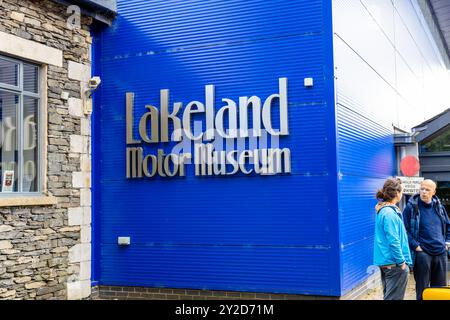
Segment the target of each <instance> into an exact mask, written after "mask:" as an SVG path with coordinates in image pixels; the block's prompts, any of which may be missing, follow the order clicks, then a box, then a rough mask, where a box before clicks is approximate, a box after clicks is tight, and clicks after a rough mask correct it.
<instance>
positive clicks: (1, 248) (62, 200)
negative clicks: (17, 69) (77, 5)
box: [0, 0, 92, 299]
mask: <svg viewBox="0 0 450 320" xmlns="http://www.w3.org/2000/svg"><path fill="white" fill-rule="evenodd" d="M69 16H70V13H67V8H66V7H65V6H63V5H60V4H57V3H55V2H53V1H50V0H0V34H3V35H4V36H8V37H9V35H12V36H13V38H12V39H17V41H18V43H19V42H20V41H22V40H23V39H25V40H27V42H26V47H25V48H23V54H24V55H25V54H27V55H28V54H33V52H37V51H38V50H37V49H35V48H44V49H45V47H44V46H46V47H50V48H54V49H57V50H55V51H58V52H61V53H62V55H61V57H62V61H61V63H60V65H58V64H59V63H58V64H56V65H52V64H48V65H47V66H45V65H44V67H43V69H42V70H46V71H47V72H46V76H47V89H46V90H43V91H44V92H43V93H44V95H45V93H46V96H47V97H46V100H47V103H44V104H43V105H41V108H46V110H47V112H46V114H47V119H46V120H47V121H46V127H47V130H46V131H47V132H46V137H45V138H44V140H45V141H46V150H47V151H46V154H45V161H44V166H45V170H46V174H45V177H46V181H45V186H44V189H46V190H44V194H43V197H44V196H45V197H47V198H48V197H54V199H56V201H53V202H52V201H49V203H55V202H56V204H50V205H32V204H33V201H31V202H30V201H28V202H25V200H24V202H23V204H22V203H19V205H17V201H20V200H17V199H16V200H15V201H16V202H15V206H12V205H11V204H9V205H8V202H7V201H6V202H5V201H3V200H2V201H3V202H2V205H1V207H0V299H67V298H69V299H81V298H85V297H88V296H89V295H90V292H91V291H90V272H91V269H90V261H91V244H90V242H91V238H90V234H91V227H90V224H91V194H90V172H91V166H90V116H85V115H84V113H83V99H82V98H83V94H82V90H83V89H82V88H83V86H84V85H85V82H86V81H87V79H88V78H89V76H90V46H91V42H92V39H91V37H90V34H89V25H90V24H91V23H92V19H91V18H90V17H84V16H82V17H81V27H78V28H74V29H73V28H71V26H68V25H67V19H68V17H69ZM4 42H5V41H3V43H2V42H1V41H0V54H1V55H7V53H8V50H10V49H8V50H7V49H5V48H6V46H7V45H9V43H8V44H6V43H4ZM20 43H22V42H20ZM17 47H18V48H21V46H20V45H18V46H17ZM54 49H52V50H54ZM11 50H12V49H11ZM5 51H6V52H5ZM44 51H45V50H44ZM14 58H20V56H17V55H16V56H15V57H14ZM56 59H57V58H56ZM59 59H60V60H61V58H59ZM44 89H45V88H44ZM45 91H46V92H45ZM43 102H45V99H43ZM43 147H45V146H43ZM2 196H4V195H2ZM6 200H7V199H6ZM28 200H29V199H28ZM44 202H45V201H44Z"/></svg>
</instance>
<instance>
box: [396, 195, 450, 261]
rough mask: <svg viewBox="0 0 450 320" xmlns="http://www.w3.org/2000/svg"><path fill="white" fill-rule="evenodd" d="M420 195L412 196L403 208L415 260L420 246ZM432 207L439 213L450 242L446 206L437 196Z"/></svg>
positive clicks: (449, 225) (446, 236)
mask: <svg viewBox="0 0 450 320" xmlns="http://www.w3.org/2000/svg"><path fill="white" fill-rule="evenodd" d="M419 199H420V195H419V194H415V195H414V196H412V197H411V198H410V199H409V201H408V203H407V204H406V206H405V209H404V210H403V222H404V224H405V228H406V232H407V234H408V243H409V248H410V249H411V257H412V261H413V262H414V259H415V252H416V248H417V247H418V246H420V243H419V227H420V210H419ZM432 207H433V209H434V211H435V212H436V213H437V214H438V216H439V218H440V220H441V227H442V234H443V235H444V238H445V241H446V242H450V221H449V219H448V216H447V212H446V211H445V208H444V206H443V205H442V204H441V202H440V201H439V198H438V197H437V196H435V195H434V196H433V198H432Z"/></svg>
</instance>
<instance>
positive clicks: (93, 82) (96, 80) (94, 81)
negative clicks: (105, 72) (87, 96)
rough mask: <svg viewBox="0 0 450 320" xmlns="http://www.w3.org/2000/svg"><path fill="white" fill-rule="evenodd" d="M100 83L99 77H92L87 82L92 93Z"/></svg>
mask: <svg viewBox="0 0 450 320" xmlns="http://www.w3.org/2000/svg"><path fill="white" fill-rule="evenodd" d="M101 82H102V80H101V79H100V77H97V76H96V77H92V78H91V79H89V81H88V86H89V89H90V90H91V91H94V90H95V89H97V87H98V86H99V84H100V83H101Z"/></svg>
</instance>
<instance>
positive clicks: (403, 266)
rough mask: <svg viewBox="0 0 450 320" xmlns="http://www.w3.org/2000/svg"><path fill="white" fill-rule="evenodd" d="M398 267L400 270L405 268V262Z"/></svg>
mask: <svg viewBox="0 0 450 320" xmlns="http://www.w3.org/2000/svg"><path fill="white" fill-rule="evenodd" d="M400 268H401V269H402V270H405V269H406V262H403V264H402V265H401V266H400Z"/></svg>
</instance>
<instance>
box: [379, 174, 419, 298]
mask: <svg viewBox="0 0 450 320" xmlns="http://www.w3.org/2000/svg"><path fill="white" fill-rule="evenodd" d="M402 194H403V188H402V185H401V181H400V179H387V180H386V181H385V183H384V185H383V189H381V190H378V192H377V194H376V195H375V197H376V198H377V199H378V200H379V201H380V202H378V204H377V205H376V206H375V210H376V220H375V244H374V264H375V265H376V266H379V267H380V270H381V281H382V283H383V298H384V300H403V298H404V297H405V291H406V285H407V283H408V273H409V267H408V265H411V264H412V262H411V254H410V252H409V246H408V236H407V234H406V230H405V226H404V225H403V220H402V213H401V211H400V209H399V208H398V207H397V206H396V203H398V202H399V201H400V199H401V198H402Z"/></svg>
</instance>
